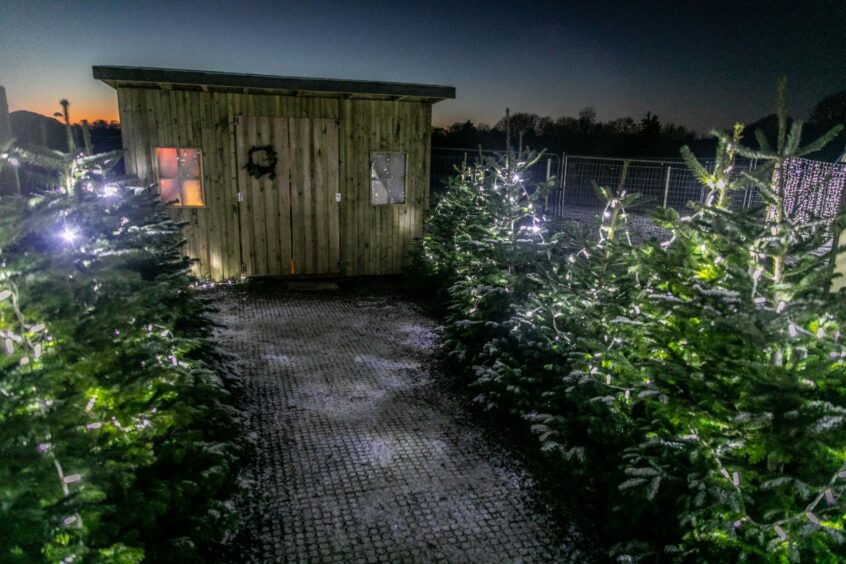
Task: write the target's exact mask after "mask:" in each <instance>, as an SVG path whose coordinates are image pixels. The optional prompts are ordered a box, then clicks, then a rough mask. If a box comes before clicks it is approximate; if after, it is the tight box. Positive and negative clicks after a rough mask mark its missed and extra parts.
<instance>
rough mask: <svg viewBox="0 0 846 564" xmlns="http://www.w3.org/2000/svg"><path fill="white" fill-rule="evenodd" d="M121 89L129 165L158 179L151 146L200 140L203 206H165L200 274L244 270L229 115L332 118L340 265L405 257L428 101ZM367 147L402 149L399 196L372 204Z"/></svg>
mask: <svg viewBox="0 0 846 564" xmlns="http://www.w3.org/2000/svg"><path fill="white" fill-rule="evenodd" d="M117 93H118V105H119V109H120V121H121V132H122V135H123V142H124V150H125V160H126V169H127V173H128V174H134V175H136V176H138V177H139V178H140V179H141V180H142V181H143V182H146V183H153V182H155V181H156V169H155V148H156V147H167V146H182V147H199V148H201V149H202V152H203V181H204V191H205V192H204V194H205V202H206V206H205V207H204V208H176V207H174V208H172V209H171V214H172V217H174V218H175V219H177V220H179V221H184V222H186V224H187V225H186V226H185V230H184V232H185V237H186V244H185V253H186V254H188V255H189V256H191V257H194V258H197V259H198V261H199V262H198V264H197V265H196V267H195V271H196V274H198V275H199V276H203V277H209V278H212V279H214V280H223V279H230V278H237V277H239V276H240V273H241V261H242V257H241V251H240V247H241V246H240V241H239V235H238V233H239V229H238V211H237V210H238V201H237V192H238V188H237V186H238V170H237V168H236V166H237V165H236V162H237V161H236V159H235V156H236V155H235V152H236V148H235V143H234V125H233V117H234V116H257V117H300V118H329V119H335V120H337V121H338V123H339V127H340V132H339V133H340V135H339V148H338V160H339V163H338V164H339V170H340V192H341V203H340V210H339V212H340V244H341V249H340V260H341V273H342V274H345V275H370V274H391V273H398V272H402V270H403V268H404V266H405V265H406V264H407V262H408V253H409V251H410V249H411V243H412V241H413V239H414V238H416V237H419V236H420V235H421V234H422V227H423V213H424V209H425V207H426V206H427V205H428V199H429V163H430V147H429V143H430V126H431V115H432V107H431V104H429V103H425V102H406V101H382V100H357V99H344V100H341V99H339V98H322V97H321V98H318V97H296V96H275V95H254V94H236V93H221V92H199V91H184V90H161V89H144V88H124V87H119V88H118V89H117ZM371 151H404V152H406V153H408V155H407V166H408V170H407V173H406V203H405V204H401V205H390V206H372V205H371V204H370V153H371Z"/></svg>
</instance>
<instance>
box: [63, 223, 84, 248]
mask: <svg viewBox="0 0 846 564" xmlns="http://www.w3.org/2000/svg"><path fill="white" fill-rule="evenodd" d="M59 236H60V237H61V238H62V239H63V240H64V241H65V243H68V244H69V245H72V244H73V242H74V241H76V240H77V238H79V230H77V228H76V227H73V226H70V225H66V226H65V227H64V228H63V229H62V231H61V233H59Z"/></svg>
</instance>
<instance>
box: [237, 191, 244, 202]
mask: <svg viewBox="0 0 846 564" xmlns="http://www.w3.org/2000/svg"><path fill="white" fill-rule="evenodd" d="M243 201H244V193H243V192H238V202H243Z"/></svg>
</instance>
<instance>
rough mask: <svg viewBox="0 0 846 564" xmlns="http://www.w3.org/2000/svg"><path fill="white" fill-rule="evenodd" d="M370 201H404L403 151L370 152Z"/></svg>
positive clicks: (381, 203) (376, 204)
mask: <svg viewBox="0 0 846 564" xmlns="http://www.w3.org/2000/svg"><path fill="white" fill-rule="evenodd" d="M370 203H371V204H373V205H374V206H381V205H385V204H404V203H405V153H371V155H370Z"/></svg>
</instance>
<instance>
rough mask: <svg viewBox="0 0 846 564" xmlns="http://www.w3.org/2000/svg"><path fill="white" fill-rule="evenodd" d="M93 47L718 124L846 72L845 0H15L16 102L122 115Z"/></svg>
mask: <svg viewBox="0 0 846 564" xmlns="http://www.w3.org/2000/svg"><path fill="white" fill-rule="evenodd" d="M92 65H129V66H151V67H170V68H185V69H199V70H217V71H229V72H244V73H259V74H273V75H285V76H306V77H320V78H345V79H360V80H386V81H397V82H413V83H423V84H441V85H448V86H454V87H456V89H457V98H456V99H455V100H449V101H444V102H439V103H437V104H436V105H435V106H434V112H433V122H434V124H435V125H438V126H443V125H447V124H450V123H453V122H456V121H465V120H471V121H473V122H477V123H478V122H482V123H488V124H493V123H495V122H496V121H498V120H499V119H500V118H501V117H502V116H503V115H504V112H505V108H506V107H508V108H510V109H511V111H512V112H532V113H538V114H540V115H548V116H551V117H553V118H556V117H559V116H562V115H570V116H575V115H577V113H578V111H579V110H580V109H581V108H583V107H585V106H593V107H594V108H595V109H596V112H597V117H598V119H600V120H602V121H606V120H610V119H615V118H618V117H625V116H632V117H634V118H636V119H639V118H640V117H641V116H643V115H644V114H645V113H646V112H647V111H651V112H653V113H655V114H657V115H658V116H659V118H660V120H661V121H662V122H675V123H679V124H682V125H686V126H688V127H690V128H692V129H694V130H697V131H699V132H702V133H704V132H707V131H708V130H709V129H711V128H713V127H728V126H729V125H731V124H732V123H734V122H735V121H743V122H746V123H748V122H751V121H754V120H755V119H757V118H759V117H761V116H763V115H766V114H768V113H771V112H772V110H773V98H774V95H775V86H776V82H777V80H778V78H779V77H780V76H787V78H788V98H789V100H790V105H791V114H792V115H794V116H795V117H797V118H800V119H805V118H807V117H808V114H809V113H810V111H811V110H812V109H813V107H814V105H815V103H816V102H817V101H819V100H820V99H821V98H823V97H824V96H826V95H828V94H831V93H833V92H835V91H838V90H843V89H846V2H843V0H837V1H834V0H832V1H829V0H794V1H793V2H784V1H781V0H770V1H756V0H734V1H724V0H697V1H689V0H675V1H669V0H668V1H640V2H638V1H614V0H603V1H599V0H595V1H587V2H567V1H558V2H544V1H534V2H531V3H528V2H496V1H488V2H475V1H473V0H462V1H451V2H422V1H421V2H406V3H402V2H398V1H396V0H393V1H373V2H365V1H362V2H356V1H353V0H347V1H340V2H334V1H320V0H310V1H308V2H303V1H298V2H287V1H284V0H275V1H273V0H264V1H253V2H250V1H248V0H243V1H237V0H228V1H216V0H206V1H203V2H191V1H181V2H180V1H177V0H169V1H158V0H149V1H144V0H133V1H131V2H128V1H122V0H111V1H97V0H86V1H83V0H78V1H72V2H71V1H65V2H59V1H46V0H27V1H18V0H3V9H2V12H0V85H2V86H5V88H6V92H7V97H8V100H9V102H10V104H11V110H12V111H14V110H19V109H27V110H31V111H36V112H39V113H44V114H47V115H51V114H52V113H53V112H54V111H56V110H58V109H59V107H58V100H59V99H60V98H67V99H69V100H70V101H71V117H72V119H73V120H74V121H78V120H81V119H88V120H94V119H98V118H102V119H106V120H112V119H117V99H116V96H115V92H114V90H113V89H111V88H110V87H108V86H106V85H105V84H102V83H100V82H98V81H95V80H94V79H93V78H92V77H91V67H92Z"/></svg>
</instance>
